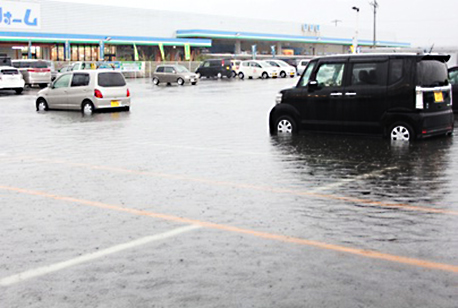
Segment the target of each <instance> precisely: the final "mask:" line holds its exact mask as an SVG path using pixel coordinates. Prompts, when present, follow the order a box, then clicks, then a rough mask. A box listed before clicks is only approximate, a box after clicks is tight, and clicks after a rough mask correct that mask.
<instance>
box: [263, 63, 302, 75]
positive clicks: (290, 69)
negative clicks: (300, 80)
mask: <svg viewBox="0 0 458 308" xmlns="http://www.w3.org/2000/svg"><path fill="white" fill-rule="evenodd" d="M266 62H267V63H269V64H270V65H272V66H274V67H277V69H278V71H279V75H280V77H281V78H286V76H290V77H291V78H292V77H294V76H296V68H295V67H294V66H291V65H289V64H288V63H286V62H285V61H283V60H276V59H273V60H266Z"/></svg>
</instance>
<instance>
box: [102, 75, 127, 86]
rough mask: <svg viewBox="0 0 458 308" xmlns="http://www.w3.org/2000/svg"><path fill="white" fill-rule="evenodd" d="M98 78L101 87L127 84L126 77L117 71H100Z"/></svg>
mask: <svg viewBox="0 0 458 308" xmlns="http://www.w3.org/2000/svg"><path fill="white" fill-rule="evenodd" d="M98 79H99V80H98V84H99V86H101V87H123V86H125V85H126V81H125V80H124V77H123V76H122V75H121V73H117V72H107V73H99V78H98Z"/></svg>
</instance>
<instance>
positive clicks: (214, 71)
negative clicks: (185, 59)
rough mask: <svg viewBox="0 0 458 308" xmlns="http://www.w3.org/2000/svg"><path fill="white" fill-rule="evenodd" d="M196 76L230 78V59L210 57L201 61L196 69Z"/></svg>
mask: <svg viewBox="0 0 458 308" xmlns="http://www.w3.org/2000/svg"><path fill="white" fill-rule="evenodd" d="M196 74H197V77H198V78H200V77H217V78H223V77H227V78H231V77H232V64H231V59H212V60H205V61H204V62H202V63H201V64H200V65H199V67H198V68H197V70H196Z"/></svg>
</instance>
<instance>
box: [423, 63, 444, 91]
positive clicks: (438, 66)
mask: <svg viewBox="0 0 458 308" xmlns="http://www.w3.org/2000/svg"><path fill="white" fill-rule="evenodd" d="M447 80H448V70H447V65H446V64H445V63H444V62H441V61H437V60H422V61H420V62H418V63H417V84H418V85H419V86H422V87H437V86H445V85H447V84H448V81H447Z"/></svg>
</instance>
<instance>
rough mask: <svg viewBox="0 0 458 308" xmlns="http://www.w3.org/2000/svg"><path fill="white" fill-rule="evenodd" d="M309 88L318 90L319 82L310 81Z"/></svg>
mask: <svg viewBox="0 0 458 308" xmlns="http://www.w3.org/2000/svg"><path fill="white" fill-rule="evenodd" d="M308 86H309V88H313V89H314V88H317V87H318V82H317V81H316V80H310V81H309V84H308Z"/></svg>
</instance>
